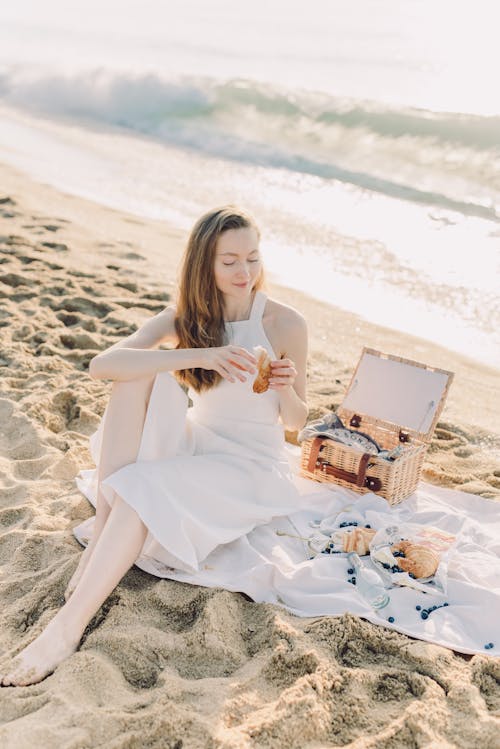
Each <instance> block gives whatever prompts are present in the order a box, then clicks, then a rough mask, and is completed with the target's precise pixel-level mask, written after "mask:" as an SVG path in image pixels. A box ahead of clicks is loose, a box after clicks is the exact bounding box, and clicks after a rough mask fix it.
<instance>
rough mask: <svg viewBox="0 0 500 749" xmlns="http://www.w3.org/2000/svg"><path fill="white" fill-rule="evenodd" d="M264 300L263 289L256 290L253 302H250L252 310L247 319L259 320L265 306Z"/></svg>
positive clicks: (265, 297)
mask: <svg viewBox="0 0 500 749" xmlns="http://www.w3.org/2000/svg"><path fill="white" fill-rule="evenodd" d="M266 300H267V294H264V292H263V291H256V292H255V296H254V300H253V304H252V311H251V312H250V317H249V318H248V319H249V320H252V321H259V320H262V315H263V313H264V307H265V306H266Z"/></svg>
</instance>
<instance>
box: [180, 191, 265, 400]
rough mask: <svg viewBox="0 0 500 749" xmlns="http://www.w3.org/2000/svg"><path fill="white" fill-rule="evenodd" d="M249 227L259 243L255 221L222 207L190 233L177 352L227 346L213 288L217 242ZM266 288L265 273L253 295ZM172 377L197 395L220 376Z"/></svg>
mask: <svg viewBox="0 0 500 749" xmlns="http://www.w3.org/2000/svg"><path fill="white" fill-rule="evenodd" d="M249 227H252V228H253V229H255V231H256V232H257V236H258V237H259V239H260V231H259V228H258V227H257V224H256V222H255V219H254V218H253V216H251V215H250V214H249V213H248V212H247V211H245V210H243V209H241V208H239V207H238V206H235V205H225V206H222V207H220V208H216V209H214V210H212V211H208V212H207V213H205V214H204V215H203V216H201V218H199V219H198V221H197V222H196V224H195V225H194V227H193V228H192V230H191V234H190V235H189V239H188V242H187V246H186V249H185V250H184V256H183V259H182V261H181V270H180V276H179V282H178V294H177V305H176V316H175V331H176V334H177V337H178V339H179V342H178V344H177V346H176V348H178V349H179V348H209V347H211V346H224V345H226V344H227V343H228V341H227V340H226V336H225V327H224V305H223V295H222V292H221V291H219V289H218V288H217V286H216V283H215V274H214V263H215V253H216V245H217V239H218V238H219V237H220V235H221V234H223V233H224V232H225V231H227V230H228V229H245V228H249ZM265 287H266V280H265V276H264V269H263V267H262V266H261V269H260V273H259V275H258V277H257V279H256V280H255V283H254V285H253V287H252V291H257V290H258V289H262V288H265ZM174 374H175V377H176V378H177V380H178V381H179V382H180V383H181V384H183V385H187V386H190V387H192V388H193V390H195V391H196V392H201V391H202V390H209V389H210V388H211V387H213V386H214V385H217V384H218V383H219V382H220V380H221V379H222V376H221V375H220V374H219V373H218V372H216V371H215V370H214V369H201V368H195V369H180V370H176V371H175V373H174Z"/></svg>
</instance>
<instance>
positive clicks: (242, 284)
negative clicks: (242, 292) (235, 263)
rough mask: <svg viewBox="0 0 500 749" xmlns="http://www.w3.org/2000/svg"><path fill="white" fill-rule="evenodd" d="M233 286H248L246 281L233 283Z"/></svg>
mask: <svg viewBox="0 0 500 749" xmlns="http://www.w3.org/2000/svg"><path fill="white" fill-rule="evenodd" d="M234 285H235V286H239V287H240V288H243V287H244V286H248V282H246V283H235V284H234Z"/></svg>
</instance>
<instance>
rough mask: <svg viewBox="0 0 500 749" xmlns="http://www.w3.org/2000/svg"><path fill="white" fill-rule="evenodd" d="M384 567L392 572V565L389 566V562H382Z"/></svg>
mask: <svg viewBox="0 0 500 749" xmlns="http://www.w3.org/2000/svg"><path fill="white" fill-rule="evenodd" d="M382 567H383V568H384V570H390V569H391V565H390V564H387V562H382Z"/></svg>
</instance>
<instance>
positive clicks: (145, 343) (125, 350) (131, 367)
mask: <svg viewBox="0 0 500 749" xmlns="http://www.w3.org/2000/svg"><path fill="white" fill-rule="evenodd" d="M174 319H175V307H167V308H166V309H164V310H162V311H161V312H160V313H159V314H157V315H155V316H154V317H152V318H151V319H149V320H146V322H145V323H144V325H142V326H141V327H140V328H139V330H136V332H135V333H132V335H129V336H127V337H126V338H123V339H122V340H120V341H118V342H117V343H115V344H113V346H110V347H109V348H108V349H106V350H105V351H103V352H102V353H100V354H97V356H94V358H93V359H92V360H91V361H90V364H89V375H90V377H92V379H94V380H134V379H136V378H139V377H147V376H148V375H150V376H152V375H155V374H157V373H158V372H162V371H165V370H166V371H173V370H175V369H188V368H191V367H197V366H199V363H198V359H199V354H200V351H199V349H172V350H169V351H165V350H163V351H148V350H144V349H152V348H156V347H157V346H158V345H159V344H160V343H164V342H168V343H174V344H175V343H177V336H176V332H175V326H174Z"/></svg>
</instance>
